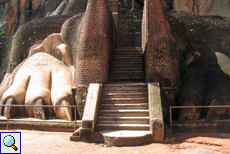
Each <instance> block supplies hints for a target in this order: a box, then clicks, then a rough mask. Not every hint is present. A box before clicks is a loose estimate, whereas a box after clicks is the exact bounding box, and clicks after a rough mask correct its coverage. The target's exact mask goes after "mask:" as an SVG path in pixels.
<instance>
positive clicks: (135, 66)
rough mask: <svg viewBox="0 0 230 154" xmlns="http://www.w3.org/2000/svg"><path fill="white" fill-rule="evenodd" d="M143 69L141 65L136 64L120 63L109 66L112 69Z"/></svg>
mask: <svg viewBox="0 0 230 154" xmlns="http://www.w3.org/2000/svg"><path fill="white" fill-rule="evenodd" d="M140 67H141V68H144V64H143V63H137V64H129V63H126V64H125V63H122V64H113V65H112V66H111V68H112V69H114V68H124V69H133V68H140Z"/></svg>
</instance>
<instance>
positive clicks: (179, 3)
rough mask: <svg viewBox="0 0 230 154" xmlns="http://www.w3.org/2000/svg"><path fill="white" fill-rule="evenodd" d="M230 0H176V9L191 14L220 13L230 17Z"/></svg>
mask: <svg viewBox="0 0 230 154" xmlns="http://www.w3.org/2000/svg"><path fill="white" fill-rule="evenodd" d="M229 7H230V1H229V0H221V1H219V0H174V9H175V10H176V11H178V12H180V13H187V14H191V15H218V16H222V17H228V18H229V17H230V14H229Z"/></svg>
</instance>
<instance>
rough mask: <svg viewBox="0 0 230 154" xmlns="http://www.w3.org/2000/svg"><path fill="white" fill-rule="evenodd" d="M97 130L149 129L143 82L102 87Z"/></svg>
mask: <svg viewBox="0 0 230 154" xmlns="http://www.w3.org/2000/svg"><path fill="white" fill-rule="evenodd" d="M97 122H98V124H97V130H100V131H101V130H149V111H148V90H147V85H146V84H145V83H127V84H106V85H104V87H103V88H102V96H101V101H100V107H99V113H98V120H97Z"/></svg>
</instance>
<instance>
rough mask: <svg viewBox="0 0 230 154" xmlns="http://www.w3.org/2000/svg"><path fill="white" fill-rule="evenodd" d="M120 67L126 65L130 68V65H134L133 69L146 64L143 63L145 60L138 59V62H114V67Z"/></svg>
mask: <svg viewBox="0 0 230 154" xmlns="http://www.w3.org/2000/svg"><path fill="white" fill-rule="evenodd" d="M118 65H119V66H120V65H125V66H128V65H132V66H133V67H134V66H139V65H141V66H143V65H144V62H143V60H140V59H138V60H135V61H134V60H129V61H127V60H119V61H118V60H117V61H115V60H113V61H112V66H118Z"/></svg>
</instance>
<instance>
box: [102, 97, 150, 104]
mask: <svg viewBox="0 0 230 154" xmlns="http://www.w3.org/2000/svg"><path fill="white" fill-rule="evenodd" d="M101 102H102V103H142V102H148V97H144V98H102V99H101Z"/></svg>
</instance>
